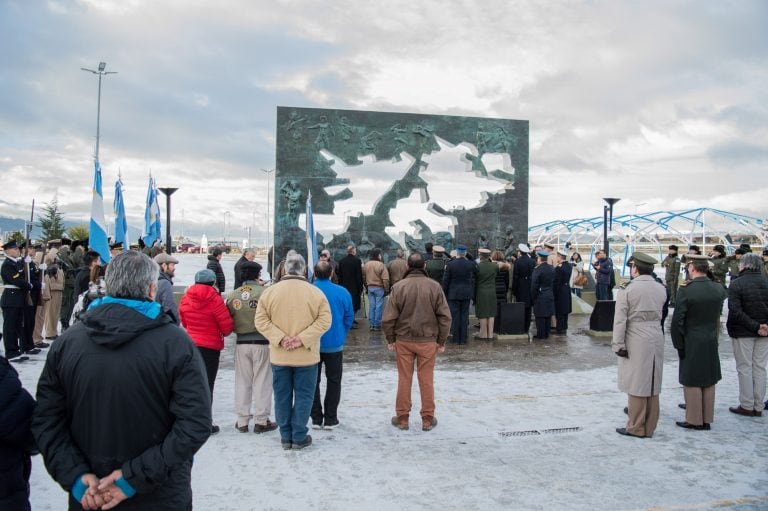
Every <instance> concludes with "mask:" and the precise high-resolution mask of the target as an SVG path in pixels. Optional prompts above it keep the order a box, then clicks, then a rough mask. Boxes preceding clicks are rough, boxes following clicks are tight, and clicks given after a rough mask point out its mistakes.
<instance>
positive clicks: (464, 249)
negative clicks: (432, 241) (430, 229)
mask: <svg viewBox="0 0 768 511" xmlns="http://www.w3.org/2000/svg"><path fill="white" fill-rule="evenodd" d="M432 250H434V247H432ZM456 253H457V254H458V255H462V256H463V255H464V254H466V253H467V246H466V245H459V246H458V247H456Z"/></svg>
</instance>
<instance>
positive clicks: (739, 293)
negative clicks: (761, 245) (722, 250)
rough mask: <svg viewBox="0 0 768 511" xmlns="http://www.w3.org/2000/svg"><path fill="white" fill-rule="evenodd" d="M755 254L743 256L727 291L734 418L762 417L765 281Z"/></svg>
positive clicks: (767, 331) (767, 338)
mask: <svg viewBox="0 0 768 511" xmlns="http://www.w3.org/2000/svg"><path fill="white" fill-rule="evenodd" d="M762 267H763V261H762V260H761V259H760V256H758V255H757V254H744V255H743V256H742V257H741V260H740V261H739V278H738V279H735V280H734V281H733V282H732V283H731V287H730V288H728V322H727V323H726V327H727V328H728V335H730V336H731V339H732V341H733V342H732V344H733V358H734V359H736V371H737V372H738V374H739V406H732V407H730V408H729V410H730V411H731V412H733V413H735V414H737V415H745V416H747V417H761V416H762V415H763V409H764V408H765V404H764V402H763V400H764V399H765V365H766V363H768V278H766V277H764V276H763V275H762V273H761V272H762Z"/></svg>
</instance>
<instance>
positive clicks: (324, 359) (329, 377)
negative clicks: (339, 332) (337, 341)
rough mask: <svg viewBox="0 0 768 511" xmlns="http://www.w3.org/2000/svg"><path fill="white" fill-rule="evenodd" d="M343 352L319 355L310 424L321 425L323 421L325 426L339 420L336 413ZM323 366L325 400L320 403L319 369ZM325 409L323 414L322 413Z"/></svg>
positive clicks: (339, 394) (339, 398) (339, 397)
mask: <svg viewBox="0 0 768 511" xmlns="http://www.w3.org/2000/svg"><path fill="white" fill-rule="evenodd" d="M343 357H344V352H343V351H337V352H335V353H320V363H319V364H317V385H316V386H315V401H314V402H313V403H312V423H313V424H322V423H323V420H325V423H327V424H335V423H336V422H338V420H339V418H338V417H337V416H336V411H337V410H338V408H339V401H340V400H341V371H342V361H343ZM323 365H325V382H326V388H325V400H324V401H323V402H322V404H321V401H320V378H321V367H322V366H323ZM323 409H325V413H323Z"/></svg>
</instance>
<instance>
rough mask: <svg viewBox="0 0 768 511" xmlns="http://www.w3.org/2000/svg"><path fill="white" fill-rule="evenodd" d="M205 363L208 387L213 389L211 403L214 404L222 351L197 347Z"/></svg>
mask: <svg viewBox="0 0 768 511" xmlns="http://www.w3.org/2000/svg"><path fill="white" fill-rule="evenodd" d="M197 350H198V351H199V352H200V355H201V356H202V357H203V364H205V374H206V375H207V376H208V387H209V388H210V389H211V405H213V384H214V383H216V374H217V373H218V372H219V358H220V357H221V352H220V351H219V350H212V349H211V348H201V347H200V346H198V347H197Z"/></svg>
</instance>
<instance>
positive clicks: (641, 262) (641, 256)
mask: <svg viewBox="0 0 768 511" xmlns="http://www.w3.org/2000/svg"><path fill="white" fill-rule="evenodd" d="M632 264H634V265H636V266H644V267H646V268H653V266H654V265H656V264H658V261H657V260H656V259H654V258H653V257H651V256H650V255H648V254H646V253H643V252H635V253H633V254H632Z"/></svg>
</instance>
